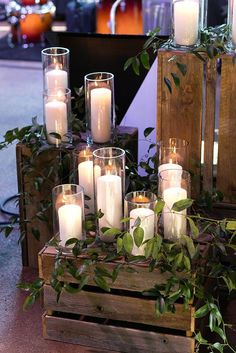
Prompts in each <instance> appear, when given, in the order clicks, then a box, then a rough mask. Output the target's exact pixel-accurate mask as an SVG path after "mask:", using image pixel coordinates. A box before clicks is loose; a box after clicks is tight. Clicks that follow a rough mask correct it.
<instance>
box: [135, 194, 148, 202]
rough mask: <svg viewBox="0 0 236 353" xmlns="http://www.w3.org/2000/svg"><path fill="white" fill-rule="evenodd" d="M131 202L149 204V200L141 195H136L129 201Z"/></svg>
mask: <svg viewBox="0 0 236 353" xmlns="http://www.w3.org/2000/svg"><path fill="white" fill-rule="evenodd" d="M131 202H135V203H148V202H150V199H149V198H148V197H146V196H143V195H138V196H135V197H133V198H132V199H131Z"/></svg>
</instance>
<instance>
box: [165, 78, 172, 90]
mask: <svg viewBox="0 0 236 353" xmlns="http://www.w3.org/2000/svg"><path fill="white" fill-rule="evenodd" d="M164 83H165V85H166V86H167V88H168V90H169V92H170V93H172V86H171V82H170V80H169V79H168V78H167V77H164Z"/></svg>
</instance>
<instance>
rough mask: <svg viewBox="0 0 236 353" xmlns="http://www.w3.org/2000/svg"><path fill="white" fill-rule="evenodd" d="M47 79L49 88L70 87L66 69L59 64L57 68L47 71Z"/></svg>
mask: <svg viewBox="0 0 236 353" xmlns="http://www.w3.org/2000/svg"><path fill="white" fill-rule="evenodd" d="M45 81H46V88H47V89H48V90H55V89H58V88H62V89H63V88H64V89H66V88H68V74H67V72H66V71H65V70H61V69H60V68H59V67H58V66H57V65H56V67H55V69H53V70H49V71H47V72H46V74H45Z"/></svg>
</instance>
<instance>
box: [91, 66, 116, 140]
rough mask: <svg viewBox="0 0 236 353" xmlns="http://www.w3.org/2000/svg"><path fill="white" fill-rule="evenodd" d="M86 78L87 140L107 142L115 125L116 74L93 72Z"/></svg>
mask: <svg viewBox="0 0 236 353" xmlns="http://www.w3.org/2000/svg"><path fill="white" fill-rule="evenodd" d="M84 80H85V82H84V83H85V107H86V117H87V142H88V143H89V144H92V143H93V142H95V143H101V144H102V143H107V142H109V141H110V140H111V139H112V133H113V128H114V126H115V103H114V75H113V74H111V73H108V72H93V73H90V74H88V75H86V76H85V78H84Z"/></svg>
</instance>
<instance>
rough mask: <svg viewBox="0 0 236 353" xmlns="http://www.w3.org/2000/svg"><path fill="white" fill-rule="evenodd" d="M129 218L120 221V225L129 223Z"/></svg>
mask: <svg viewBox="0 0 236 353" xmlns="http://www.w3.org/2000/svg"><path fill="white" fill-rule="evenodd" d="M130 219H131V218H130V217H125V218H122V219H121V220H120V223H127V222H129V221H130Z"/></svg>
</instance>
